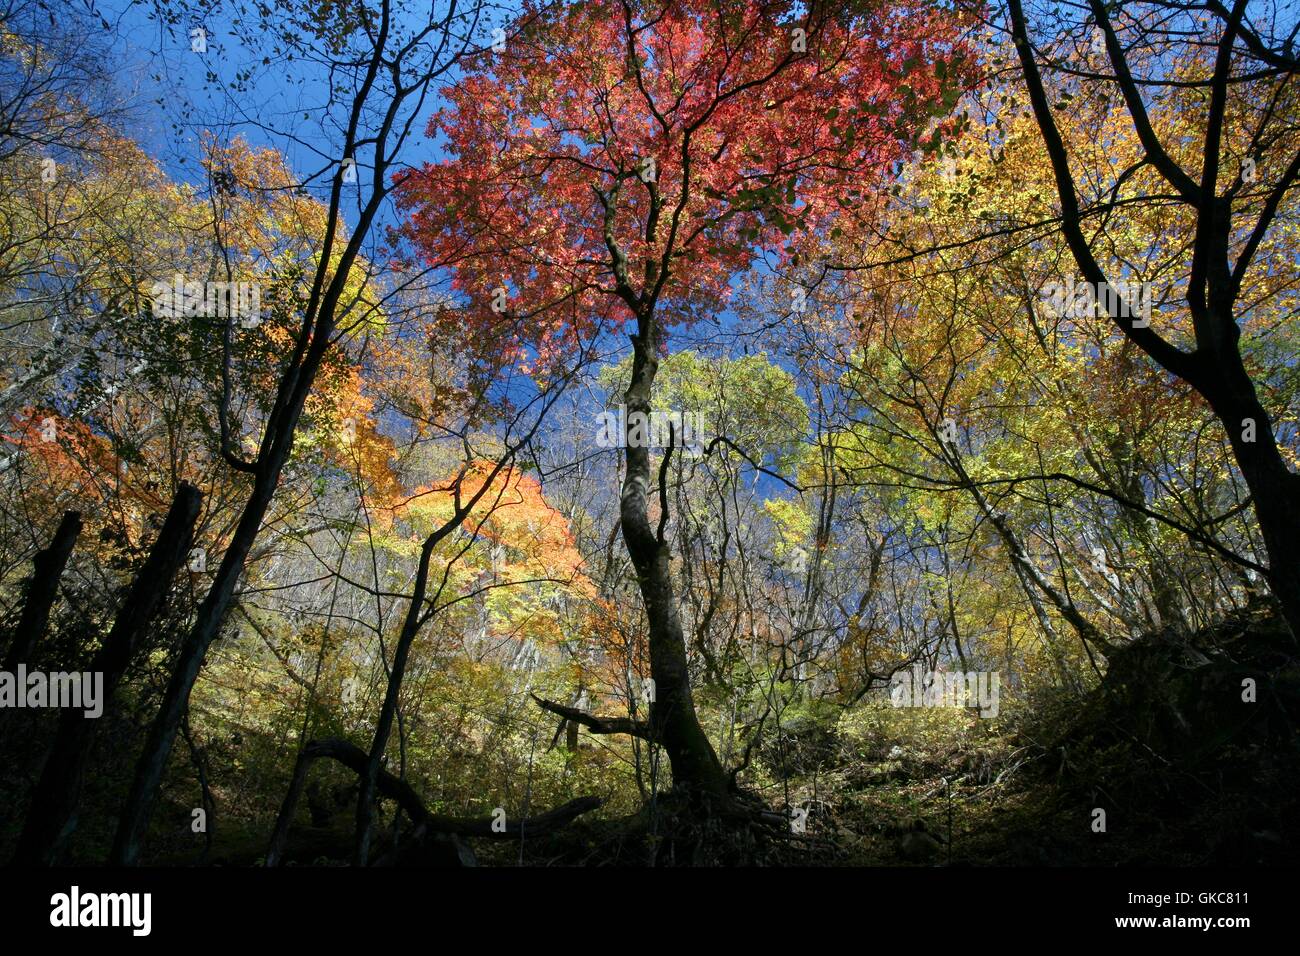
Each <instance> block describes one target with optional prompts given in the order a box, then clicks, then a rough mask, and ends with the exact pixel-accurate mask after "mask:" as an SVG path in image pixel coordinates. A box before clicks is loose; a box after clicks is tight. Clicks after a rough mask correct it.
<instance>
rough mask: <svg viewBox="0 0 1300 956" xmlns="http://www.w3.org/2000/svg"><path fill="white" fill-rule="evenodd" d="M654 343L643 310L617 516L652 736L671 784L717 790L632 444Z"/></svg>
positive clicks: (641, 461)
mask: <svg viewBox="0 0 1300 956" xmlns="http://www.w3.org/2000/svg"><path fill="white" fill-rule="evenodd" d="M658 344H659V343H658V336H657V335H656V333H655V323H654V318H653V316H649V317H644V318H642V319H641V320H640V324H639V334H638V335H635V336H633V337H632V345H633V359H632V380H631V383H630V384H629V385H628V389H627V393H626V395H625V403H626V408H627V421H626V422H625V423H624V440H625V444H626V446H627V447H626V449H625V451H626V458H627V474H626V476H625V477H624V479H623V489H622V497H621V500H620V505H619V515H620V523H621V525H622V528H623V541H624V542H625V543H626V545H627V551H628V556H629V557H630V558H631V559H632V564H633V566H634V567H635V568H636V572H637V583H638V584H639V586H640V589H641V597H642V599H643V600H644V602H645V609H646V618H647V620H648V622H649V628H650V633H649V647H650V676H651V678H652V679H653V680H654V695H653V700H652V701H651V702H650V720H649V724H650V730H651V737H652V739H654V740H655V741H658V742H660V743H662V744H663V747H664V750H665V752H666V753H667V754H668V761H669V764H670V765H671V767H672V772H673V785H674V787H681V788H682V789H684V790H688V791H693V792H698V793H708V794H712V795H717V796H722V795H725V794H726V792H727V789H728V788H727V778H726V775H725V774H724V773H723V771H722V765H721V764H720V763H719V762H718V757H717V754H715V753H714V751H713V745H712V744H711V743H710V742H709V738H708V737H707V736H706V735H705V733H704V729H703V728H702V727H701V726H700V722H699V718H698V717H697V716H696V714H695V703H694V700H693V698H692V695H691V683H690V673H689V669H688V667H687V663H686V639H685V635H684V634H683V632H682V624H681V619H680V617H679V615H678V610H677V600H676V596H675V595H674V593H673V585H672V564H671V554H670V551H669V548H668V545H667V544H666V543H665V542H664V541H663V540H662V539H661V537H660V536H659V535H658V534H657V533H656V532H655V530H654V529H653V528H652V527H651V524H650V515H649V500H648V498H649V487H650V450H649V448H647V447H644V446H641V447H633V445H632V442H631V441H630V440H629V439H630V437H631V432H632V423H633V419H634V417H635V416H636V413H638V412H640V413H641V414H643V415H646V416H649V414H650V396H651V390H652V388H653V385H654V378H655V373H656V372H657V371H658V366H659V360H658ZM647 421H648V418H647ZM644 431H645V430H643V433H644ZM665 506H666V504H665Z"/></svg>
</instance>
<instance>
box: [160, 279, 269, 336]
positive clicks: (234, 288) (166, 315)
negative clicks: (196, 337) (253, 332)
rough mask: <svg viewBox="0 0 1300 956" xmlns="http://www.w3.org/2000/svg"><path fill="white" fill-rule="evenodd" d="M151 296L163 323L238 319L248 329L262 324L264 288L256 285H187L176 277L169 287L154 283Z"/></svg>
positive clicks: (232, 283) (211, 283) (222, 283)
mask: <svg viewBox="0 0 1300 956" xmlns="http://www.w3.org/2000/svg"><path fill="white" fill-rule="evenodd" d="M149 294H150V295H151V296H153V314H154V315H155V316H156V317H157V318H160V319H179V318H184V317H186V316H194V315H201V316H204V317H206V318H217V319H227V318H235V319H238V320H239V324H240V325H242V326H243V327H244V328H246V329H251V328H252V327H253V326H255V325H257V324H258V323H259V322H261V321H262V287H261V286H260V285H259V284H258V283H256V282H186V281H185V277H184V276H183V275H181V274H180V273H177V274H176V276H175V277H174V278H173V279H172V281H171V282H170V283H167V282H155V283H154V284H153V288H152V289H150V290H149Z"/></svg>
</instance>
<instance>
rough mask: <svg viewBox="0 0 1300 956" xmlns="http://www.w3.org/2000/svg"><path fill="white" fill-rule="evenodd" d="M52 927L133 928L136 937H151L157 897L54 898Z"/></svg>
mask: <svg viewBox="0 0 1300 956" xmlns="http://www.w3.org/2000/svg"><path fill="white" fill-rule="evenodd" d="M50 907H51V909H50V925H51V926H67V927H75V926H129V927H131V933H132V935H134V936H148V935H149V930H150V928H151V926H152V923H153V920H152V910H153V896H152V894H149V893H82V892H81V889H80V887H77V886H74V887H73V888H72V890H71V891H70V892H68V893H55V894H54V895H53V896H51V897H50Z"/></svg>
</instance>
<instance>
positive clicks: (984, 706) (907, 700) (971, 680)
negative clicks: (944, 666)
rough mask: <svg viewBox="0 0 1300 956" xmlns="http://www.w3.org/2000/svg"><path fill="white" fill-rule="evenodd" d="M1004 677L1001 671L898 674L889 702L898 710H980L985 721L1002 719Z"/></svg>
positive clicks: (917, 668) (918, 669)
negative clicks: (1000, 702)
mask: <svg viewBox="0 0 1300 956" xmlns="http://www.w3.org/2000/svg"><path fill="white" fill-rule="evenodd" d="M1001 680H1002V679H1001V676H1000V675H999V674H998V672H997V671H991V672H990V671H966V672H962V671H928V672H925V671H922V670H921V665H920V664H915V665H913V666H912V669H911V670H909V671H896V672H895V673H894V676H893V677H892V678H890V682H889V683H890V687H889V700H890V703H892V704H893V705H894V706H895V707H978V708H979V711H980V716H981V717H996V716H997V715H998V697H999V691H1000V688H1001Z"/></svg>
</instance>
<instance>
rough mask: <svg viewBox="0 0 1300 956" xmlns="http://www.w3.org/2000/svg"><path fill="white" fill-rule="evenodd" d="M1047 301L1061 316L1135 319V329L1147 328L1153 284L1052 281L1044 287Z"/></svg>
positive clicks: (1149, 320)
mask: <svg viewBox="0 0 1300 956" xmlns="http://www.w3.org/2000/svg"><path fill="white" fill-rule="evenodd" d="M1042 296H1043V299H1044V300H1045V301H1047V302H1048V303H1049V304H1050V305H1051V306H1052V308H1053V309H1054V310H1055V311H1056V313H1057V314H1058V315H1063V316H1068V317H1070V318H1074V319H1082V318H1085V317H1087V316H1090V315H1095V316H1097V317H1099V318H1105V317H1107V316H1113V317H1115V318H1120V319H1132V320H1133V328H1135V329H1145V328H1146V327H1147V326H1149V325H1150V324H1151V283H1150V282H1137V281H1135V280H1132V279H1130V280H1127V281H1125V282H1120V283H1117V284H1115V285H1112V284H1111V283H1109V282H1099V283H1095V284H1094V283H1092V282H1075V281H1074V279H1073V278H1071V279H1070V280H1069V281H1067V282H1049V283H1047V284H1046V285H1045V286H1043V292H1042Z"/></svg>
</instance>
